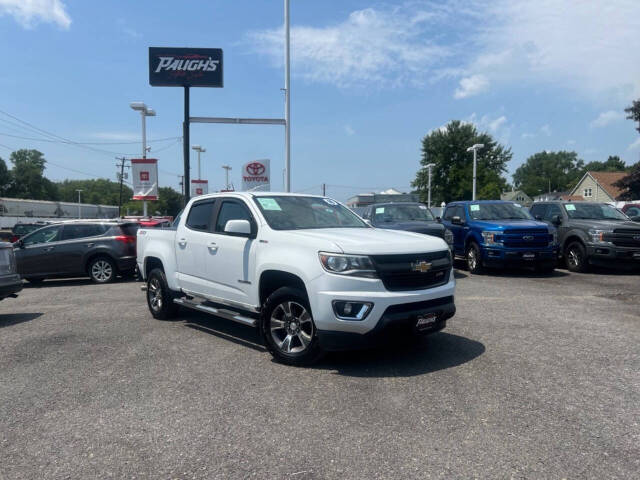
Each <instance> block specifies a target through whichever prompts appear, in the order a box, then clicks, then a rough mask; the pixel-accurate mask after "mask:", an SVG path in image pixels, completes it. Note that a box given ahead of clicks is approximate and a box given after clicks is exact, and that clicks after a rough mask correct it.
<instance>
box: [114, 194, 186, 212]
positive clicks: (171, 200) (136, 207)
mask: <svg viewBox="0 0 640 480" xmlns="http://www.w3.org/2000/svg"><path fill="white" fill-rule="evenodd" d="M131 195H132V192H131V190H129V194H128V196H127V197H126V199H127V201H126V202H125V203H124V205H123V206H122V214H123V215H126V214H127V212H128V214H129V215H142V202H141V201H139V200H131ZM182 201H183V200H182V194H181V193H180V192H176V191H175V190H174V189H173V188H171V187H160V188H158V200H156V201H151V202H147V211H148V213H149V215H171V216H172V217H175V216H176V215H178V213H180V210H182Z"/></svg>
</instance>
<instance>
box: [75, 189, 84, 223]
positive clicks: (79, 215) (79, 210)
mask: <svg viewBox="0 0 640 480" xmlns="http://www.w3.org/2000/svg"><path fill="white" fill-rule="evenodd" d="M76 192H78V219H80V218H82V205H81V203H82V202H81V201H80V198H81V197H80V194H81V193H82V192H83V190H82V189H77V190H76Z"/></svg>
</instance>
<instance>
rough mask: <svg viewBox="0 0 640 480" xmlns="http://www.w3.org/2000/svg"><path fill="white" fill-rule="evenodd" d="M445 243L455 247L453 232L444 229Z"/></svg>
mask: <svg viewBox="0 0 640 480" xmlns="http://www.w3.org/2000/svg"><path fill="white" fill-rule="evenodd" d="M444 241H445V242H447V245H453V232H452V231H451V230H449V229H448V228H445V229H444Z"/></svg>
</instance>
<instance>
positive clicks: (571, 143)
mask: <svg viewBox="0 0 640 480" xmlns="http://www.w3.org/2000/svg"><path fill="white" fill-rule="evenodd" d="M575 144H576V141H575V140H567V145H575Z"/></svg>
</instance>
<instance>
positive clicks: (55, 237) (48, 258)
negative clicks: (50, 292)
mask: <svg viewBox="0 0 640 480" xmlns="http://www.w3.org/2000/svg"><path fill="white" fill-rule="evenodd" d="M137 230H138V224H137V223H135V222H118V221H72V222H64V223H57V224H53V225H49V226H46V227H44V228H40V229H38V230H36V231H35V232H32V233H30V234H28V235H25V236H24V237H22V238H21V239H20V240H18V241H17V242H16V243H14V244H13V245H14V251H15V254H16V261H17V264H18V273H20V275H22V277H23V278H26V279H27V280H28V281H30V282H32V283H37V282H41V281H43V280H44V279H45V278H52V277H81V276H89V277H91V280H93V281H94V282H95V283H109V282H111V281H113V280H115V278H116V276H117V275H123V276H128V275H131V276H133V274H134V272H135V267H136V233H137Z"/></svg>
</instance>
